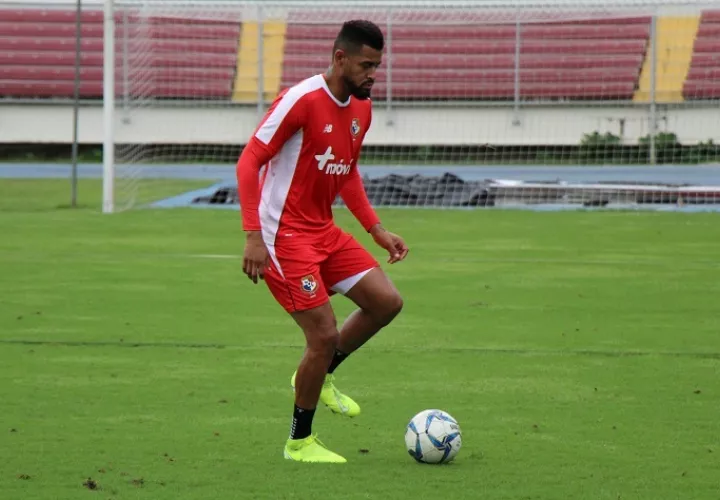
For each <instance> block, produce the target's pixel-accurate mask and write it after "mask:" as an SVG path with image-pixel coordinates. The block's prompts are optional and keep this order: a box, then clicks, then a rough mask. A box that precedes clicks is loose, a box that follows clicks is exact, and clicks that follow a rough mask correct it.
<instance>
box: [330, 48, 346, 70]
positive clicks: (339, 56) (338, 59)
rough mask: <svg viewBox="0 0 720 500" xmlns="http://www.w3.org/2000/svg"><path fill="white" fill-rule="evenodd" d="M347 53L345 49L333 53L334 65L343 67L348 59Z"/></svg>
mask: <svg viewBox="0 0 720 500" xmlns="http://www.w3.org/2000/svg"><path fill="white" fill-rule="evenodd" d="M346 57H347V56H346V54H345V51H344V50H343V49H336V50H335V52H334V53H333V64H336V65H338V66H342V65H343V63H344V62H345V58H346Z"/></svg>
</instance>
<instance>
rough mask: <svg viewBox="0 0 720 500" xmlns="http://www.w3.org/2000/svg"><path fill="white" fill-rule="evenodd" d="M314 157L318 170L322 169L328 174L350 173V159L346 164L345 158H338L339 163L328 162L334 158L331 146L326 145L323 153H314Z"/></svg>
mask: <svg viewBox="0 0 720 500" xmlns="http://www.w3.org/2000/svg"><path fill="white" fill-rule="evenodd" d="M315 159H316V160H317V162H318V170H324V171H325V173H326V174H328V175H347V174H349V173H350V165H351V164H352V160H350V163H348V164H347V165H346V164H345V160H340V163H330V161H331V160H334V159H335V155H334V154H333V152H332V146H328V148H327V149H326V150H325V153H324V154H321V155H315Z"/></svg>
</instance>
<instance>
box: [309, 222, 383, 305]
mask: <svg viewBox="0 0 720 500" xmlns="http://www.w3.org/2000/svg"><path fill="white" fill-rule="evenodd" d="M378 267H379V264H378V262H377V260H376V259H375V258H374V257H373V256H372V255H371V254H370V252H368V251H367V249H365V247H363V246H362V245H361V244H360V243H359V242H358V241H357V240H356V239H355V238H354V237H353V236H351V235H349V234H347V235H345V236H344V237H343V238H342V239H341V240H340V241H339V242H338V245H337V246H336V248H334V249H332V251H331V252H330V254H329V255H328V257H327V259H326V260H325V261H324V262H323V263H322V265H321V266H320V272H321V276H322V278H323V281H324V282H325V284H326V285H327V287H328V289H329V290H330V292H329V293H330V294H333V293H340V294H343V295H346V294H347V293H348V292H349V291H350V290H352V289H353V288H354V287H355V286H356V285H357V284H358V283H359V282H360V280H362V279H363V277H364V276H365V275H367V274H368V273H369V272H370V271H371V270H373V269H376V268H378Z"/></svg>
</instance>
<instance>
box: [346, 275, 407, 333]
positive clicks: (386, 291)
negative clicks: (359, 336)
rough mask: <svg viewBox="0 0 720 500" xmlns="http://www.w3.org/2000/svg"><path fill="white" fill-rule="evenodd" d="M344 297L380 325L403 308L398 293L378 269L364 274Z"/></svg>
mask: <svg viewBox="0 0 720 500" xmlns="http://www.w3.org/2000/svg"><path fill="white" fill-rule="evenodd" d="M345 296H346V297H347V298H349V299H350V300H352V301H353V302H354V303H355V304H356V305H357V306H358V307H360V308H361V309H363V310H365V311H368V312H369V313H370V314H371V315H372V316H373V317H374V318H375V319H376V321H377V322H379V323H382V324H386V323H388V322H389V321H391V320H392V319H393V318H394V317H395V316H396V315H397V314H398V313H399V312H400V310H401V309H402V307H403V299H402V297H401V295H400V292H399V291H398V290H397V288H396V287H395V285H394V284H393V282H392V281H391V280H390V278H389V277H388V276H387V274H385V271H383V270H382V269H381V268H380V267H376V268H373V269H372V270H370V272H368V273H367V274H365V275H364V276H363V277H362V278H361V279H360V280H358V282H357V283H356V284H355V285H354V286H353V287H352V288H351V289H350V290H348V291H347V292H346V293H345Z"/></svg>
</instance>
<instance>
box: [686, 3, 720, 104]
mask: <svg viewBox="0 0 720 500" xmlns="http://www.w3.org/2000/svg"><path fill="white" fill-rule="evenodd" d="M683 95H684V97H685V99H689V100H692V99H718V98H720V10H713V11H705V12H703V13H702V15H701V16H700V26H699V28H698V32H697V36H696V38H695V46H694V49H693V55H692V61H691V63H690V71H689V72H688V75H687V79H686V80H685V84H684V86H683Z"/></svg>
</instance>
